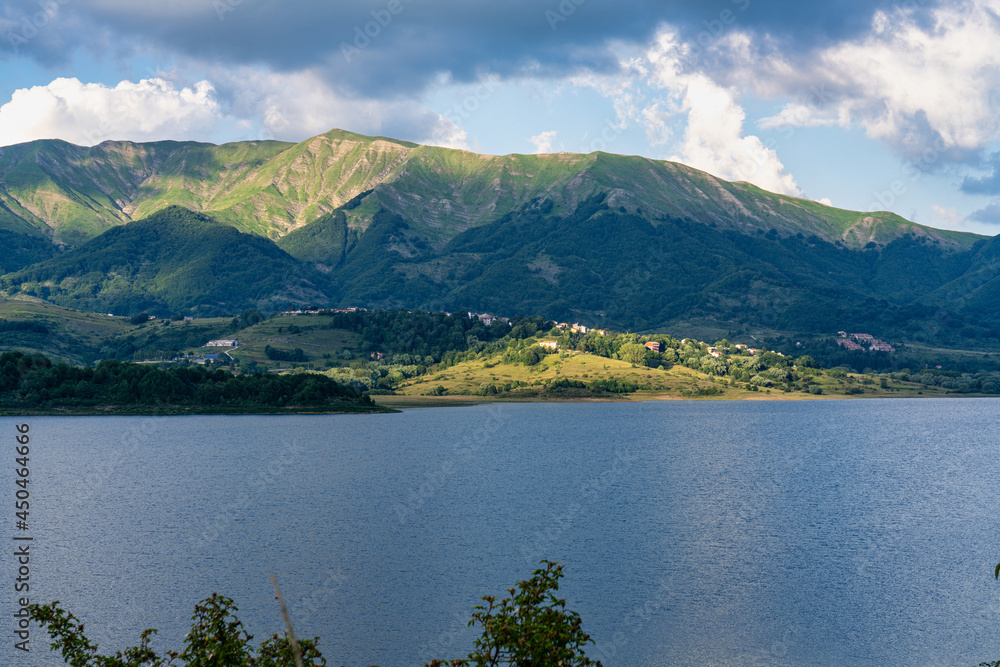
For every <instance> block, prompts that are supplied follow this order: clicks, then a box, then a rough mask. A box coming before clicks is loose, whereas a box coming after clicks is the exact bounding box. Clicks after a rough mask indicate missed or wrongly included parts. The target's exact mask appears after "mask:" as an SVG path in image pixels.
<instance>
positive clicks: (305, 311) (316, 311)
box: [281, 306, 368, 315]
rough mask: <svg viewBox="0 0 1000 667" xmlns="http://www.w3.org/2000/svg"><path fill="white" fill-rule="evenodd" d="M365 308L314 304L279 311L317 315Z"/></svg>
mask: <svg viewBox="0 0 1000 667" xmlns="http://www.w3.org/2000/svg"><path fill="white" fill-rule="evenodd" d="M367 310H368V309H367V308H358V307H357V306H352V307H350V308H317V307H316V306H309V307H308V308H304V309H301V310H284V311H282V312H281V314H282V315H319V314H320V313H356V312H358V311H361V312H365V311H367Z"/></svg>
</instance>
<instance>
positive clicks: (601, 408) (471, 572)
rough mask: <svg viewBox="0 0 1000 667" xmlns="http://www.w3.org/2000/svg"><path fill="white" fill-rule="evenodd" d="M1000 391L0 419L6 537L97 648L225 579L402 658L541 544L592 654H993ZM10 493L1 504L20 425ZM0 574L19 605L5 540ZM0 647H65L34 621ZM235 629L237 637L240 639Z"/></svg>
mask: <svg viewBox="0 0 1000 667" xmlns="http://www.w3.org/2000/svg"><path fill="white" fill-rule="evenodd" d="M998 408H1000V399H923V400H888V399H880V400H852V401H845V400H839V401H833V400H829V401H826V400H824V401H799V402H765V401H760V402H719V401H705V402H659V403H657V402H647V403H620V404H619V403H588V404H575V403H561V404H547V403H528V404H492V405H479V406H472V407H463V408H433V409H412V410H406V411H404V412H403V413H401V414H387V415H329V416H218V417H214V416H198V417H161V418H144V417H76V418H41V417H35V418H30V419H27V420H16V419H13V418H3V419H0V429H2V431H0V432H2V433H4V434H5V438H6V440H5V442H6V443H7V444H5V445H4V446H3V447H4V448H5V450H4V451H6V454H5V456H6V460H7V461H8V463H7V471H6V472H4V473H3V477H2V479H3V480H5V481H4V482H3V484H2V503H3V504H2V506H3V507H6V508H8V509H7V512H8V519H7V531H6V534H7V537H6V540H7V542H8V545H9V546H8V549H7V553H8V554H12V553H13V546H10V545H13V544H15V543H14V542H13V540H12V538H13V536H14V535H15V534H21V535H30V536H32V537H33V538H34V539H33V541H32V542H31V575H30V576H31V600H32V601H33V602H36V601H37V602H48V601H51V600H54V599H58V600H60V601H61V603H62V606H64V607H65V608H67V609H69V610H71V611H72V612H74V613H75V614H76V615H77V616H79V617H81V618H82V619H83V620H84V621H85V622H86V629H87V632H88V634H89V635H90V636H91V638H92V639H94V640H96V641H98V642H99V643H100V644H101V647H102V649H103V650H104V651H106V652H110V651H114V650H119V649H122V648H124V647H125V646H128V645H132V644H134V643H137V642H138V636H139V633H140V632H141V630H142V629H144V628H147V627H155V628H157V629H159V635H158V639H157V641H156V642H155V643H154V646H156V647H159V648H160V649H165V648H179V647H180V645H181V642H182V640H183V636H184V634H185V633H186V631H187V630H188V629H189V628H190V617H191V614H192V611H193V609H194V605H195V604H196V603H197V602H198V601H199V600H201V599H203V598H205V597H208V596H209V595H210V594H211V593H212V592H214V591H218V592H221V593H223V594H225V595H228V596H229V597H232V598H234V599H235V601H236V604H237V605H238V606H239V608H240V610H239V614H238V615H239V617H240V619H241V620H242V621H243V622H244V624H245V626H246V627H247V630H248V631H249V632H250V633H251V634H253V635H255V636H256V639H257V640H258V641H259V640H261V639H263V638H264V637H266V636H267V635H269V634H271V633H273V632H278V631H280V630H282V627H283V626H282V619H281V615H280V610H279V608H278V605H277V603H276V602H275V600H274V595H273V591H272V588H271V582H270V580H269V579H268V575H269V574H271V573H274V574H275V575H277V577H278V579H279V582H280V584H281V586H282V590H283V593H284V596H285V598H286V602H287V603H288V606H289V611H290V614H291V616H292V621H293V623H294V625H295V629H296V633H297V634H298V635H299V636H306V637H312V636H319V637H320V648H321V649H322V650H323V652H324V654H325V655H326V657H327V659H328V662H329V664H330V665H349V666H352V667H359V666H364V665H369V664H378V665H381V666H382V667H392V666H395V665H422V664H423V663H424V662H425V661H428V660H430V659H431V658H435V657H437V658H455V657H462V656H464V655H465V654H466V653H467V652H468V651H469V650H471V649H472V641H473V639H474V638H475V636H476V633H475V632H474V630H472V629H469V628H467V627H466V623H467V621H468V619H469V618H470V615H471V612H472V607H473V605H475V604H477V603H478V602H479V597H480V596H482V595H485V594H495V595H502V594H504V592H505V589H506V588H507V587H510V586H513V585H514V584H515V582H516V581H518V580H519V579H524V578H527V577H528V576H530V574H531V571H532V570H533V569H535V568H536V567H538V563H539V561H540V560H541V559H543V558H547V559H550V560H556V561H559V562H560V563H562V564H563V565H564V566H565V578H564V579H563V580H562V585H561V587H560V595H561V596H564V597H565V598H566V599H567V602H568V605H567V606H568V608H570V609H573V610H575V611H577V612H579V614H580V615H581V617H582V619H583V628H584V630H586V631H587V632H589V633H590V634H591V635H592V636H593V638H594V639H595V640H596V642H597V643H596V645H595V646H592V647H591V648H590V649H589V650H588V655H590V656H591V657H594V658H597V659H600V660H602V661H603V662H604V664H605V665H607V666H611V665H740V666H745V665H779V666H780V665H838V666H839V665H861V666H867V665H871V666H876V665H889V664H892V665H900V666H902V665H914V666H916V665H920V666H924V665H962V666H971V665H976V664H978V662H979V661H980V660H986V659H990V658H993V659H997V658H1000V584H998V583H997V582H996V581H995V580H994V579H993V578H992V577H993V568H994V566H995V565H996V563H998V562H1000V539H998V536H1000V531H998V528H1000V516H998V515H1000V484H998V480H1000V470H998V468H1000V443H998V433H1000V429H998V424H1000V417H998ZM20 421H27V422H28V423H29V424H30V427H31V431H30V434H31V437H32V440H31V447H32V452H31V461H30V469H31V482H30V488H31V494H32V496H31V500H32V505H31V514H30V525H29V530H28V531H16V530H15V528H14V522H15V517H14V509H13V503H14V491H15V487H14V479H15V477H14V468H15V464H14V461H13V459H14V457H15V454H14V441H13V437H14V435H15V430H14V426H15V424H16V423H19V422H20ZM14 560H15V559H14V558H13V557H11V556H8V557H7V558H4V559H3V563H2V570H0V577H3V578H4V581H3V582H0V589H2V590H3V591H6V592H5V593H4V594H3V600H2V604H3V608H4V609H6V610H8V611H7V612H5V615H6V616H7V619H8V620H7V621H6V623H7V626H8V628H10V629H11V630H12V629H13V626H14V621H13V618H12V614H13V612H14V610H15V595H14V593H13V585H14V579H15V576H16V574H15V568H16V563H15V562H14ZM3 636H4V637H6V638H7V639H5V640H4V643H3V646H2V647H0V664H3V665H30V666H35V665H46V666H47V665H60V664H62V662H61V660H60V659H59V656H58V655H57V654H55V653H51V652H49V651H48V638H47V635H45V634H44V633H43V632H42V631H41V630H40V629H38V628H37V627H35V628H34V629H33V630H32V633H31V643H30V646H31V649H32V650H31V653H29V654H24V653H21V652H18V651H16V650H14V648H13V643H14V641H15V639H14V638H13V635H12V633H11V632H10V631H5V632H4V634H3ZM255 643H256V642H255Z"/></svg>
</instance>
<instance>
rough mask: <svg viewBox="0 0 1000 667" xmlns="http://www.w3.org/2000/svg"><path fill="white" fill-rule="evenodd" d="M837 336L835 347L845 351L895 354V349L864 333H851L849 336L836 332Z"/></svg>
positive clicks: (844, 332)
mask: <svg viewBox="0 0 1000 667" xmlns="http://www.w3.org/2000/svg"><path fill="white" fill-rule="evenodd" d="M837 335H839V336H840V338H838V339H837V345H839V346H841V347H843V348H845V349H847V350H858V351H862V352H863V351H864V350H871V351H872V352H895V351H896V348H894V347H893V346H892V345H889V343H886V342H885V341H884V340H879V339H878V338H875V336H872V335H871V334H866V333H852V334H849V333H847V332H846V331H838V332H837Z"/></svg>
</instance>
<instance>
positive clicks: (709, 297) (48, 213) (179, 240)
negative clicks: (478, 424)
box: [0, 130, 1000, 344]
mask: <svg viewBox="0 0 1000 667" xmlns="http://www.w3.org/2000/svg"><path fill="white" fill-rule="evenodd" d="M182 207H183V208H182ZM137 220H140V221H138V222H137ZM0 233H8V234H10V235H13V236H11V238H12V239H16V240H19V241H21V240H23V242H22V243H21V246H23V251H22V252H21V254H20V255H19V256H18V257H17V258H13V259H11V260H10V262H11V264H10V266H7V265H4V266H3V267H2V268H3V270H5V271H11V270H13V272H12V273H8V275H6V276H4V278H3V280H2V285H3V287H4V288H5V289H6V290H7V291H8V293H10V294H13V293H17V292H21V293H27V294H32V295H36V296H43V297H45V298H47V299H49V300H51V301H54V302H56V303H59V304H61V305H69V306H72V307H79V308H86V309H94V310H101V311H107V310H112V311H114V312H121V313H130V312H136V311H137V310H139V309H153V310H156V311H157V312H172V311H176V310H181V309H184V310H195V311H196V312H201V313H205V314H209V313H216V312H219V313H221V312H227V313H234V312H238V311H239V310H241V309H243V308H244V307H251V306H252V307H259V308H269V307H277V306H278V305H279V304H289V303H299V304H307V303H316V304H329V305H366V306H373V307H378V306H385V307H405V308H417V307H419V308H441V309H447V310H462V309H470V310H475V311H490V312H498V313H506V314H515V313H526V314H538V315H542V316H545V317H548V318H554V319H558V320H573V321H580V322H583V323H586V324H591V325H606V326H609V327H612V328H629V329H638V330H650V329H663V328H670V329H671V330H673V331H675V332H678V333H680V334H685V332H688V331H691V332H693V333H695V334H697V335H703V336H709V335H711V334H710V333H709V332H712V333H715V332H718V333H722V334H725V333H727V332H731V331H732V332H735V331H785V332H816V333H820V332H830V331H836V330H838V329H854V330H868V329H878V330H879V331H880V332H881V333H882V335H885V336H890V335H892V336H895V337H896V338H897V339H898V340H917V341H920V340H927V341H931V340H933V341H934V342H935V343H939V344H945V343H948V344H956V343H960V342H963V341H968V340H972V339H992V338H1000V315H997V314H995V313H994V310H995V309H994V308H993V306H992V304H994V303H996V298H997V297H1000V241H998V240H996V239H990V238H987V237H981V236H977V235H974V234H968V233H962V232H953V231H945V230H937V229H932V228H929V227H924V226H921V225H917V224H915V223H912V222H909V221H906V220H904V219H902V218H900V217H899V216H896V215H894V214H891V213H885V212H882V213H860V212H852V211H845V210H841V209H836V208H831V207H827V206H823V205H822V204H818V203H816V202H811V201H808V200H804V199H798V198H794V197H788V196H783V195H778V194H775V193H770V192H766V191H764V190H761V189H760V188H757V187H755V186H753V185H750V184H748V183H731V182H727V181H724V180H721V179H719V178H716V177H714V176H712V175H710V174H707V173H705V172H702V171H698V170H696V169H693V168H691V167H687V166H685V165H681V164H678V163H673V162H665V161H658V160H651V159H647V158H642V157H628V156H621V155H612V154H607V153H600V152H597V153H591V154H588V155H577V154H566V153H560V154H552V155H506V156H490V155H477V154H474V153H470V152H467V151H459V150H451V149H444V148H435V147H429V146H420V145H417V144H413V143H409V142H404V141H397V140H393V139H387V138H384V137H366V136H362V135H357V134H352V133H349V132H344V131H341V130H332V131H330V132H327V133H326V134H323V135H319V136H317V137H313V138H311V139H308V140H306V141H303V142H300V143H298V144H290V143H282V142H274V141H269V142H238V143H232V144H225V145H222V146H214V145H211V144H203V143H195V142H156V143H149V144H135V143H130V142H105V143H103V144H100V145H98V146H94V147H92V148H82V147H79V146H73V145H71V144H67V143H65V142H60V141H36V142H31V143H29V144H21V145H18V146H12V147H7V148H0ZM46 239H51V245H50V246H44V243H42V245H39V243H41V242H42V241H45V242H48V241H46ZM57 245H58V246H59V247H60V248H62V249H63V250H64V251H65V252H63V253H62V254H59V255H57V256H55V257H51V258H49V257H50V256H51V254H52V253H55V252H56V251H55V250H54V248H55V247H56V246H57ZM38 260H44V261H40V262H39V263H35V264H32V265H31V266H27V267H25V264H27V263H29V262H34V261H38Z"/></svg>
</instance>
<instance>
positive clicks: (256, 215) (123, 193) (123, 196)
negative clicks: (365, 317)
mask: <svg viewBox="0 0 1000 667" xmlns="http://www.w3.org/2000/svg"><path fill="white" fill-rule="evenodd" d="M369 190H371V191H372V193H371V194H370V195H369V197H368V198H366V201H365V202H363V204H362V205H361V206H359V207H357V208H355V209H353V210H352V211H351V213H350V214H349V215H348V216H347V220H348V224H349V226H350V227H352V228H355V229H359V230H363V229H364V228H366V227H367V225H368V224H370V223H371V221H372V218H373V216H374V213H375V211H377V210H379V209H381V208H384V209H385V210H388V211H390V212H392V213H395V214H397V215H400V216H402V217H404V218H406V219H408V220H414V221H420V223H421V224H422V225H424V227H425V229H423V231H422V233H423V235H424V236H425V237H427V238H428V239H429V240H430V241H432V242H433V243H434V244H435V245H437V246H438V247H440V246H443V245H444V244H445V243H446V242H447V241H448V240H450V238H452V237H453V236H454V235H455V234H457V233H460V232H462V231H464V230H466V229H468V228H470V227H475V226H478V225H483V224H488V223H491V222H495V221H496V220H498V219H500V218H502V217H503V215H505V214H506V213H508V212H510V211H512V210H517V209H519V208H521V207H523V206H525V205H527V204H528V203H529V202H531V201H532V200H535V199H549V200H551V201H552V202H553V203H554V204H555V206H556V211H557V212H559V211H561V212H571V211H573V210H575V209H576V208H577V206H579V204H580V202H582V201H585V200H586V199H588V198H590V197H592V196H594V195H596V194H599V193H603V194H606V196H607V197H608V202H609V205H611V206H613V207H624V208H625V209H626V210H628V211H629V212H632V213H639V214H643V215H647V216H650V217H652V218H657V217H662V216H670V217H690V218H692V219H695V220H698V221H702V222H706V223H707V222H709V221H713V222H715V223H716V224H717V225H720V226H723V227H725V228H730V229H736V230H739V231H743V232H747V231H756V230H757V229H763V230H764V231H767V230H769V229H772V228H773V229H776V230H777V231H778V232H779V233H782V234H795V233H798V232H803V233H806V234H814V235H817V236H819V237H820V238H823V239H824V240H827V241H830V242H836V241H838V240H839V241H840V242H841V243H844V244H845V245H847V246H849V247H863V246H864V245H866V244H868V243H871V242H874V243H876V244H878V245H884V244H886V243H889V242H891V241H892V240H893V239H895V238H898V237H900V236H901V235H903V234H906V233H915V234H919V235H924V236H927V237H928V238H931V239H934V240H935V241H936V242H939V243H941V244H942V245H945V246H947V247H954V248H967V247H968V246H970V245H971V244H972V243H974V242H975V240H977V238H979V237H977V236H976V235H973V234H966V233H961V232H950V231H945V230H935V229H932V228H929V227H923V226H920V225H916V224H915V223H911V222H908V221H906V220H904V219H902V218H900V217H899V216H896V215H894V214H891V213H885V212H880V213H858V212H851V211H844V210H842V209H835V208H831V207H826V206H823V205H822V204H818V203H816V202H810V201H808V200H803V199H798V198H794V197H787V196H783V195H777V194H774V193H770V192H766V191H764V190H761V189H760V188H757V187H755V186H753V185H750V184H748V183H731V182H728V181H724V180H721V179H718V178H716V177H714V176H712V175H710V174H707V173H705V172H702V171H699V170H697V169H693V168H691V167H688V166H685V165H682V164H679V163H674V162H665V161H661V160H652V159H649V158H642V157H635V156H622V155H614V154H608V153H600V152H597V153H590V154H586V155H583V154H570V153H557V154H549V155H518V154H512V155H504V156H493V155H479V154H476V153H471V152H468V151H462V150H454V149H447V148H438V147H432V146H421V145H418V144H413V143H410V142H405V141H399V140H395V139H387V138H384V137H367V136H364V135H359V134H354V133H351V132H346V131H343V130H331V131H329V132H327V133H325V134H321V135H318V136H315V137H312V138H310V139H307V140H305V141H302V142H299V143H297V144H291V143H286V142H279V141H244V142H235V143H229V144H223V145H221V146H216V145H213V144H205V143H197V142H173V141H161V142H153V143H133V142H127V141H106V142H104V143H101V144H99V145H97V146H93V147H89V148H87V147H81V146H75V145H73V144H69V143H66V142H63V141H58V140H42V141H34V142H30V143H26V144H18V145H16V146H8V147H3V148H0V205H3V206H4V207H5V208H6V209H7V210H9V211H10V215H11V216H13V218H16V219H19V220H21V221H22V223H23V224H22V227H23V225H28V226H30V227H32V228H34V229H37V230H39V231H40V232H42V233H44V234H45V235H47V236H49V237H50V238H52V239H53V240H54V241H55V242H56V243H59V244H63V245H67V246H76V245H80V244H81V243H82V242H85V241H86V240H88V239H90V238H93V237H94V236H96V235H98V234H99V233H101V232H103V231H105V230H107V229H109V228H110V227H113V226H117V225H120V224H126V223H129V222H132V221H135V220H138V219H141V218H144V217H146V216H148V215H150V214H152V213H155V212H156V211H158V210H160V209H162V208H165V207H166V206H170V205H180V206H184V207H186V208H189V209H192V210H196V211H200V212H202V213H209V214H211V216H212V217H213V219H215V220H218V221H220V222H224V223H226V224H229V225H232V226H234V227H236V228H238V229H240V230H241V231H246V232H252V233H255V234H258V235H261V236H266V237H268V238H272V239H276V238H280V237H281V236H284V235H285V234H287V233H289V232H290V231H292V230H294V229H296V228H298V227H301V226H302V225H305V224H307V223H309V222H311V221H313V220H315V219H317V218H319V217H320V216H322V215H324V214H326V213H330V212H332V211H334V210H336V209H338V208H339V207H341V206H343V204H344V203H346V202H347V201H349V200H351V199H352V198H354V197H356V196H358V195H359V194H361V193H364V192H366V191H369ZM367 199H371V200H372V201H370V202H369V201H367ZM7 217H8V216H3V215H0V226H2V227H6V228H9V229H10V228H12V225H13V224H14V221H13V218H12V219H11V220H9V221H8V219H7Z"/></svg>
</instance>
